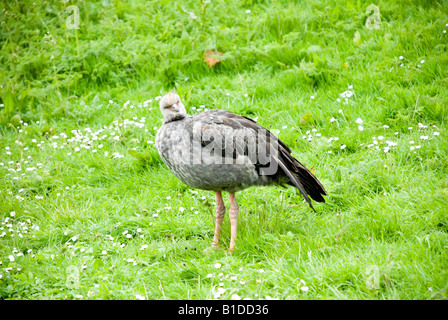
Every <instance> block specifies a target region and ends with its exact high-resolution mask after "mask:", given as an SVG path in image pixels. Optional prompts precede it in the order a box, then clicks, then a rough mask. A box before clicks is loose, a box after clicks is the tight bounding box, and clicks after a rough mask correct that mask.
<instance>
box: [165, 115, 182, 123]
mask: <svg viewBox="0 0 448 320" xmlns="http://www.w3.org/2000/svg"><path fill="white" fill-rule="evenodd" d="M186 116H187V115H186V114H182V113H177V114H169V115H168V116H167V117H166V119H165V123H169V122H173V121H177V120H182V119H184V118H185V117H186Z"/></svg>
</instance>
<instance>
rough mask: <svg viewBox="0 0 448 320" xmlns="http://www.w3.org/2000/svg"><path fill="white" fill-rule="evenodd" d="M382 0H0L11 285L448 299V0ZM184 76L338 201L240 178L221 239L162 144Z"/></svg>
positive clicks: (4, 292) (22, 294)
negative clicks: (283, 150)
mask: <svg viewBox="0 0 448 320" xmlns="http://www.w3.org/2000/svg"><path fill="white" fill-rule="evenodd" d="M371 3H372V2H371V1H361V0H358V1H350V0H347V1H332V0H325V1H323V0H322V1H296V2H288V1H280V0H278V1H256V0H253V1H252V0H245V1H241V2H239V3H236V2H235V3H232V4H228V3H226V2H225V1H222V0H216V1H202V2H201V1H182V2H178V3H174V2H171V1H167V0H164V1H146V0H133V1H118V0H110V1H108V0H104V1H85V0H80V1H31V0H24V1H9V2H6V1H3V2H1V3H0V9H1V10H0V24H1V25H0V28H1V33H0V45H1V53H0V75H1V77H0V221H1V226H0V299H148V300H152V299H224V300H226V299H281V300H283V299H447V298H448V201H447V199H448V179H447V175H448V139H447V135H448V127H447V120H448V89H447V88H448V53H447V52H448V34H447V30H448V1H443V0H442V1H411V0H408V1H398V0H397V1H379V2H378V1H376V2H374V4H375V5H376V6H377V7H376V8H377V9H374V10H373V9H372V10H367V8H368V7H369V6H370V5H371ZM71 5H74V6H75V7H69V6H71ZM67 8H68V9H67ZM370 8H372V7H370ZM78 12H79V19H78V16H77V14H78ZM378 17H379V19H378ZM210 53H213V55H212V56H210V55H209V54H210ZM173 88H176V90H177V92H178V94H179V95H180V97H181V99H182V101H183V103H184V105H185V106H186V108H187V112H188V113H189V114H195V113H197V112H201V111H203V110H207V109H215V108H217V109H226V110H229V111H232V112H234V113H238V114H241V115H244V116H247V117H250V118H253V119H256V120H257V122H258V123H259V124H261V125H263V126H264V127H266V128H269V129H270V130H271V132H273V133H274V134H276V135H277V136H278V137H279V138H280V139H281V140H282V141H283V142H285V143H286V144H287V145H288V146H289V147H290V148H291V149H292V151H293V155H294V156H295V157H296V158H297V159H299V161H300V162H302V163H303V164H304V165H306V166H307V167H308V168H311V170H312V171H313V172H314V173H315V175H316V176H317V177H318V179H319V180H320V181H321V182H322V184H323V185H324V186H325V188H326V190H327V192H328V196H327V197H326V203H323V204H320V203H314V207H315V208H316V211H317V212H313V211H312V210H311V209H310V208H309V207H308V205H307V204H306V203H305V202H304V200H303V197H302V196H301V194H300V193H299V192H298V190H296V189H294V188H292V187H290V188H281V187H266V188H250V189H246V190H244V191H241V192H238V193H237V199H238V203H239V205H240V213H239V219H238V238H237V246H236V249H235V251H234V252H233V254H231V253H230V252H229V250H228V245H229V241H230V223H229V218H228V215H226V219H225V220H224V227H223V232H222V243H221V245H222V247H223V248H222V249H221V250H210V246H211V242H212V239H213V232H214V224H215V219H214V215H215V208H214V201H215V198H214V194H213V192H210V191H203V190H195V189H192V188H190V187H188V186H186V185H184V184H183V183H182V182H180V181H179V180H178V179H177V178H175V177H174V176H173V174H172V173H171V172H170V171H169V170H168V168H167V167H166V166H165V164H164V163H163V162H162V160H161V158H160V156H159V155H158V153H157V150H156V148H155V145H154V140H155V136H156V133H157V130H158V129H159V128H160V126H161V125H162V123H163V122H162V115H161V113H160V110H159V105H158V100H159V99H160V97H161V96H163V95H164V94H166V93H167V92H168V91H169V90H171V89H173ZM224 199H225V201H226V202H227V208H229V205H228V195H225V197H224Z"/></svg>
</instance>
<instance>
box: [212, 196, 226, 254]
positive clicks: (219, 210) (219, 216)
mask: <svg viewBox="0 0 448 320" xmlns="http://www.w3.org/2000/svg"><path fill="white" fill-rule="evenodd" d="M215 196H216V216H215V217H216V226H215V235H214V237H213V243H212V248H219V236H220V235H221V228H222V220H223V219H224V213H226V206H225V205H224V201H223V200H222V194H221V191H215Z"/></svg>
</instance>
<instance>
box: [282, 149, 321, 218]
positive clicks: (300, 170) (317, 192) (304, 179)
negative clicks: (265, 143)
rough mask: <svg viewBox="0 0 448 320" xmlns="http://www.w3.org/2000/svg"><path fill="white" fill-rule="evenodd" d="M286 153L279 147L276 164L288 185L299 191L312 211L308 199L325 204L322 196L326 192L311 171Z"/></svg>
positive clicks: (286, 151)
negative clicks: (285, 177) (286, 179)
mask: <svg viewBox="0 0 448 320" xmlns="http://www.w3.org/2000/svg"><path fill="white" fill-rule="evenodd" d="M288 151H289V150H286V149H284V148H281V147H280V150H279V159H278V163H279V165H280V167H281V169H282V170H283V172H284V173H285V174H286V176H288V178H289V179H290V182H289V183H288V184H290V185H292V186H294V187H296V188H297V189H299V191H300V193H301V194H302V195H303V196H304V197H305V200H306V201H307V202H308V204H309V206H310V207H311V208H312V209H313V210H314V208H313V206H312V204H311V200H310V199H309V197H311V199H313V200H314V201H317V202H325V199H324V197H323V195H327V192H326V191H325V188H324V186H323V185H322V184H321V183H320V181H319V180H317V178H316V177H315V176H314V175H313V174H312V173H311V171H310V170H308V169H307V168H306V167H305V166H304V165H303V164H301V163H300V162H299V161H298V160H297V159H296V158H294V157H293V156H292V155H291V153H290V152H288ZM308 196H309V197H308Z"/></svg>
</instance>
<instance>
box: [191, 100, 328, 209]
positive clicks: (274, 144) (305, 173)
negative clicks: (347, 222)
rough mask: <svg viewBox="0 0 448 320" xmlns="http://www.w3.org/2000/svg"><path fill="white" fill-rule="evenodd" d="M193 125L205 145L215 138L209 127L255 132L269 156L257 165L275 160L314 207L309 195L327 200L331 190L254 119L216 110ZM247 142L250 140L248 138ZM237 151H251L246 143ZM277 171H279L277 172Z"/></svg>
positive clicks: (321, 200) (291, 182)
mask: <svg viewBox="0 0 448 320" xmlns="http://www.w3.org/2000/svg"><path fill="white" fill-rule="evenodd" d="M192 124H196V127H197V129H196V130H194V129H193V130H192V131H193V136H194V139H200V141H201V143H202V145H206V144H208V143H210V142H211V141H213V140H212V139H210V140H207V139H204V135H203V133H204V132H206V131H207V130H217V131H218V132H220V133H222V134H223V135H225V134H229V133H233V134H235V133H244V134H246V135H247V134H248V133H249V134H250V133H251V134H252V135H253V137H254V139H255V142H256V144H257V148H258V147H259V145H262V147H263V148H265V150H260V149H257V152H258V153H260V152H261V151H264V155H266V156H267V159H266V160H265V161H260V159H259V158H257V159H256V163H255V167H257V168H261V169H262V168H266V167H270V166H271V165H272V164H273V163H274V164H277V165H278V167H280V169H281V171H282V172H283V173H284V174H285V175H286V176H287V177H288V178H289V180H290V182H289V184H291V185H293V186H295V187H296V188H297V189H299V191H300V193H301V194H302V195H303V196H304V197H305V199H306V201H307V202H308V204H309V205H310V207H311V208H313V206H312V204H311V201H310V199H309V198H308V196H310V197H311V198H312V199H313V200H315V201H318V202H325V199H324V198H323V197H322V195H326V194H327V193H326V191H325V188H324V186H323V185H322V184H321V183H320V182H319V180H318V179H317V178H316V177H315V176H314V175H313V174H312V173H311V172H310V171H309V170H308V169H307V168H306V167H305V166H304V165H303V164H301V163H300V162H299V161H298V160H297V159H296V158H294V156H293V155H292V154H291V149H290V148H289V147H288V146H286V145H285V144H284V143H283V141H281V140H280V139H279V138H277V137H276V136H275V135H274V134H272V133H271V132H270V131H269V130H268V129H266V128H264V127H262V126H261V125H259V124H257V123H256V122H255V121H254V120H252V119H250V118H247V117H244V116H241V115H237V114H234V113H232V112H230V111H226V110H217V109H214V110H209V111H206V112H202V113H199V114H197V115H195V116H193V121H192ZM198 141H199V140H198ZM215 142H216V141H215ZM245 142H246V143H247V141H245ZM223 148H225V144H223ZM235 150H236V153H237V155H238V154H241V153H243V154H245V153H246V152H247V149H244V146H243V147H241V146H240V148H238V146H236V147H235ZM234 156H235V154H234ZM274 174H278V173H277V172H276V173H274ZM313 209H314V208H313Z"/></svg>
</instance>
